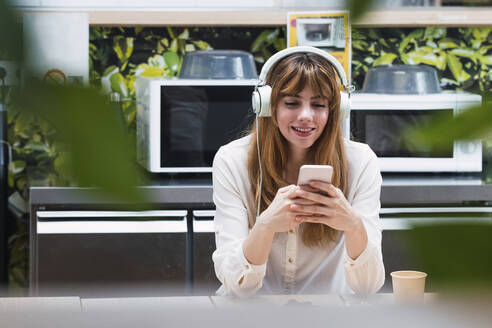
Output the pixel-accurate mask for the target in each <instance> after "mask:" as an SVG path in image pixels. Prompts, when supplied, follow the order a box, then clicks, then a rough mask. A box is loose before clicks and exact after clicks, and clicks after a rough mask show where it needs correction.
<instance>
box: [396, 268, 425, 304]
mask: <svg viewBox="0 0 492 328" xmlns="http://www.w3.org/2000/svg"><path fill="white" fill-rule="evenodd" d="M426 277H427V273H425V272H420V271H395V272H391V280H392V282H393V295H394V296H395V299H396V300H397V301H403V302H422V301H423V300H424V291H425V278H426Z"/></svg>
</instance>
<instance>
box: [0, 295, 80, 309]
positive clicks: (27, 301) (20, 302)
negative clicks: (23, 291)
mask: <svg viewBox="0 0 492 328" xmlns="http://www.w3.org/2000/svg"><path fill="white" fill-rule="evenodd" d="M0 312H81V305H80V297H78V296H74V297H1V298H0Z"/></svg>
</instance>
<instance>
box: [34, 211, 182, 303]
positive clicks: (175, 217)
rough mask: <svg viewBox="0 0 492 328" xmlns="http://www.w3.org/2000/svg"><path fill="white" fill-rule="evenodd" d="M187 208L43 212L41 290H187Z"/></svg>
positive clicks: (85, 293)
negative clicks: (179, 209) (178, 209)
mask: <svg viewBox="0 0 492 328" xmlns="http://www.w3.org/2000/svg"><path fill="white" fill-rule="evenodd" d="M185 216H186V211H144V212H126V211H125V212H116V211H115V212H108V211H39V212H37V247H36V249H37V252H36V253H35V254H33V255H34V256H35V257H36V261H35V266H36V268H35V270H36V274H35V275H34V276H35V280H34V281H32V285H31V288H32V289H33V292H34V293H35V294H39V295H77V296H81V297H102V296H104V297H111V296H114V297H117V296H164V295H184V294H185V271H186V268H185V266H186V265H185V264H186V234H187V225H186V220H185Z"/></svg>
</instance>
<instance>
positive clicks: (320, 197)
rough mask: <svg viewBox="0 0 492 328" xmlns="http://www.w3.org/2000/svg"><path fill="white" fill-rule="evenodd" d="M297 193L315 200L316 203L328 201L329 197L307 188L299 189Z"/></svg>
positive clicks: (301, 196) (298, 195)
mask: <svg viewBox="0 0 492 328" xmlns="http://www.w3.org/2000/svg"><path fill="white" fill-rule="evenodd" d="M295 194H296V196H297V197H300V198H303V199H307V200H310V201H313V202H315V203H321V204H326V203H327V198H328V197H326V196H323V195H320V194H319V193H317V192H309V191H306V190H302V189H298V190H296V191H295Z"/></svg>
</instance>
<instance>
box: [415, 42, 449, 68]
mask: <svg viewBox="0 0 492 328" xmlns="http://www.w3.org/2000/svg"><path fill="white" fill-rule="evenodd" d="M407 60H408V63H409V64H412V65H417V64H427V65H431V66H435V67H437V68H439V69H440V70H444V69H445V68H446V56H445V53H442V55H441V56H440V55H438V54H436V53H434V52H430V51H429V50H427V49H425V47H421V48H419V50H415V51H411V52H409V53H407Z"/></svg>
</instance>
